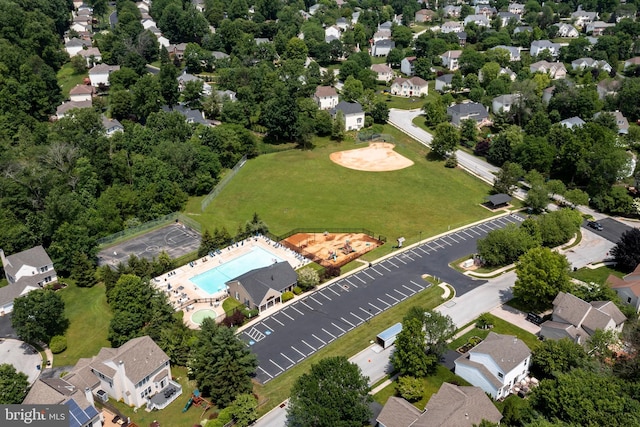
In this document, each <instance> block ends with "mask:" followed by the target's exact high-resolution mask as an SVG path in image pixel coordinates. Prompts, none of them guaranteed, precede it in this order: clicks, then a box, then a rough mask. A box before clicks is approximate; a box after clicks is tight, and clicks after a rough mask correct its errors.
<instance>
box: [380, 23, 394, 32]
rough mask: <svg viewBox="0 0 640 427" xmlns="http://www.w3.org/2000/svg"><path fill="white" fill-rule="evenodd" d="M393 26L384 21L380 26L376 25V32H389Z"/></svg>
mask: <svg viewBox="0 0 640 427" xmlns="http://www.w3.org/2000/svg"><path fill="white" fill-rule="evenodd" d="M392 26H393V22H391V21H385V22H383V23H382V24H378V31H380V30H389V31H391V27H392Z"/></svg>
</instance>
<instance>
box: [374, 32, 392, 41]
mask: <svg viewBox="0 0 640 427" xmlns="http://www.w3.org/2000/svg"><path fill="white" fill-rule="evenodd" d="M390 38H391V30H387V29H382V30H378V31H376V32H375V33H373V42H374V43H375V42H378V41H380V40H387V39H390Z"/></svg>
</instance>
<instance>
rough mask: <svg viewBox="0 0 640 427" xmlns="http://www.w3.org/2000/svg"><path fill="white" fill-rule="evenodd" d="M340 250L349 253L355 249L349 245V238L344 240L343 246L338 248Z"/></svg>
mask: <svg viewBox="0 0 640 427" xmlns="http://www.w3.org/2000/svg"><path fill="white" fill-rule="evenodd" d="M340 249H341V250H342V253H343V254H345V255H349V254H350V253H352V252H355V251H356V250H355V249H353V248H352V247H351V245H350V244H349V239H347V240H345V242H344V246H343V247H341V248H340Z"/></svg>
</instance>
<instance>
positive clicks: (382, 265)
mask: <svg viewBox="0 0 640 427" xmlns="http://www.w3.org/2000/svg"><path fill="white" fill-rule="evenodd" d="M377 266H380V267H382V268H384V269H385V270H387V271H391V270H389V269H388V268H387V267H385V266H384V264H376V267H377Z"/></svg>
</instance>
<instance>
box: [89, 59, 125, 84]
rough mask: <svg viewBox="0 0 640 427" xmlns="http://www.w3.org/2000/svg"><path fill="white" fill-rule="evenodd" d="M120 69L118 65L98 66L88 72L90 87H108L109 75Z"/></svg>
mask: <svg viewBox="0 0 640 427" xmlns="http://www.w3.org/2000/svg"><path fill="white" fill-rule="evenodd" d="M119 69H120V66H119V65H107V64H98V65H95V66H94V67H93V68H92V69H90V70H89V80H91V86H96V87H97V86H100V85H105V86H109V74H111V73H113V72H114V71H118V70H119Z"/></svg>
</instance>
